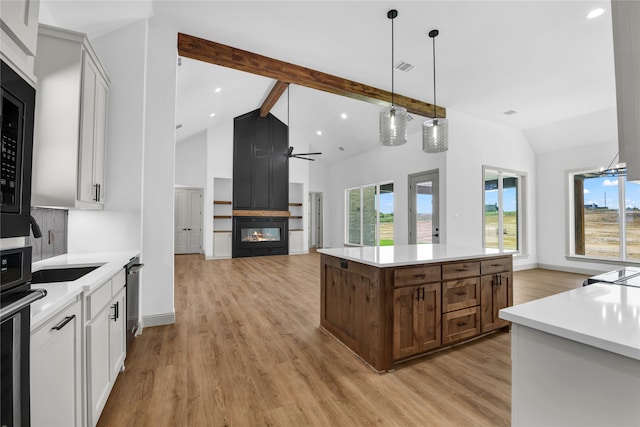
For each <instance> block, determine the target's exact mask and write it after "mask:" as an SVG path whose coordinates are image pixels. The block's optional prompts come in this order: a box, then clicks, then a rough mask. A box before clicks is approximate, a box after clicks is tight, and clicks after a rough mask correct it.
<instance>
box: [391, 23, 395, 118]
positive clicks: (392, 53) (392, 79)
mask: <svg viewBox="0 0 640 427" xmlns="http://www.w3.org/2000/svg"><path fill="white" fill-rule="evenodd" d="M393 21H395V17H394V18H391V107H393V106H394V105H395V102H394V100H395V98H394V77H395V76H394V74H395V73H394V72H393V66H394V64H393V62H394V61H393V59H394V54H395V51H394V46H395V41H394V37H393V35H394V34H393Z"/></svg>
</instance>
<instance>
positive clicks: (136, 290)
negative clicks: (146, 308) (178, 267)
mask: <svg viewBox="0 0 640 427" xmlns="http://www.w3.org/2000/svg"><path fill="white" fill-rule="evenodd" d="M142 267H144V264H141V263H140V257H139V256H135V257H133V258H131V259H130V260H129V263H128V264H127V265H126V266H125V269H126V270H127V282H126V287H127V351H129V347H130V346H131V341H132V340H133V338H134V337H135V336H136V333H137V332H138V329H140V320H139V313H140V309H139V307H140V275H139V273H140V269H141V268H142Z"/></svg>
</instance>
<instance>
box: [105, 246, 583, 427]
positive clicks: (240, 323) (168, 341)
mask: <svg viewBox="0 0 640 427" xmlns="http://www.w3.org/2000/svg"><path fill="white" fill-rule="evenodd" d="M585 277H586V276H583V275H576V274H569V273H559V272H552V271H545V270H528V271H523V272H516V273H514V289H515V290H514V302H515V303H521V302H524V301H528V300H531V299H535V298H539V297H542V296H546V295H550V294H553V293H557V292H561V291H564V290H567V289H572V288H576V287H579V286H581V284H582V281H583V280H584V279H585ZM175 295H176V298H175V309H176V320H177V323H176V324H175V325H170V326H160V327H154V328H146V329H144V332H143V334H142V335H141V336H139V337H137V338H136V339H135V340H134V344H133V346H132V347H131V348H130V350H129V354H128V355H127V359H126V362H125V365H126V370H125V371H124V372H123V373H122V374H120V375H119V377H118V380H117V382H116V384H115V386H114V389H113V391H112V393H111V396H110V398H109V401H108V402H107V405H106V407H105V409H104V412H103V414H102V417H101V418H100V421H99V424H98V425H99V426H102V427H106V426H118V427H120V426H347V425H348V426H365V425H380V426H425V425H434V426H435V425H437V426H496V425H505V426H506V425H509V424H510V417H511V413H510V411H511V360H510V336H509V333H508V332H498V333H495V334H493V335H490V336H488V337H485V338H481V339H478V340H476V341H473V342H471V343H467V344H464V345H461V346H458V347H456V348H453V349H449V350H444V351H441V352H438V353H434V354H431V355H429V356H426V357H423V358H420V359H417V360H414V361H412V362H408V363H405V364H403V365H401V366H400V367H398V368H397V369H396V370H395V371H394V372H391V373H387V374H376V373H374V372H373V371H372V370H371V369H370V368H369V367H368V366H367V365H365V364H364V363H363V362H362V361H361V360H359V359H358V358H356V357H355V356H354V355H353V354H352V353H351V352H350V351H349V350H347V349H346V347H344V346H343V345H342V344H341V343H340V342H338V341H337V340H336V339H334V338H333V337H331V336H329V335H328V334H326V333H324V332H323V331H321V330H320V329H319V326H318V325H319V322H320V314H319V310H320V301H319V300H320V257H319V255H317V254H309V255H294V256H276V257H261V258H239V259H229V260H215V261H204V260H203V258H202V256H200V255H178V256H176V257H175Z"/></svg>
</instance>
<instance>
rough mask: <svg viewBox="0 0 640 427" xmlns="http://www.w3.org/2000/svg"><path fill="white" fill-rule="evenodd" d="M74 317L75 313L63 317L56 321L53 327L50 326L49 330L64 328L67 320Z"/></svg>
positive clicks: (69, 320)
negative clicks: (58, 321)
mask: <svg viewBox="0 0 640 427" xmlns="http://www.w3.org/2000/svg"><path fill="white" fill-rule="evenodd" d="M75 317H76V315H75V314H72V315H71V316H67V317H65V318H64V319H62V320H61V321H60V323H58V324H57V325H56V326H54V327H53V328H51V330H52V331H53V330H54V329H55V330H56V331H59V330H60V329H62V328H64V327H65V326H66V325H67V323H69V322H71V321H72V320H73V319H75Z"/></svg>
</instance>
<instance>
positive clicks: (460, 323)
mask: <svg viewBox="0 0 640 427" xmlns="http://www.w3.org/2000/svg"><path fill="white" fill-rule="evenodd" d="M458 326H467V322H458Z"/></svg>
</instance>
